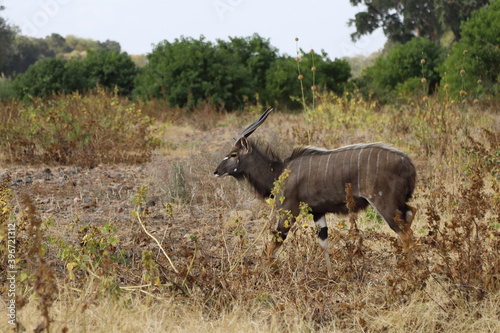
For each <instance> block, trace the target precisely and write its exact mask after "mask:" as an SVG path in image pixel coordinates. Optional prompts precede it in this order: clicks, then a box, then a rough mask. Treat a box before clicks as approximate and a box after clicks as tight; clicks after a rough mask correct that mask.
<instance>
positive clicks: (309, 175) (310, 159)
mask: <svg viewBox="0 0 500 333" xmlns="http://www.w3.org/2000/svg"><path fill="white" fill-rule="evenodd" d="M312 158H313V157H312V155H311V157H309V171H308V172H307V195H309V194H310V192H309V182H310V180H311V161H312Z"/></svg>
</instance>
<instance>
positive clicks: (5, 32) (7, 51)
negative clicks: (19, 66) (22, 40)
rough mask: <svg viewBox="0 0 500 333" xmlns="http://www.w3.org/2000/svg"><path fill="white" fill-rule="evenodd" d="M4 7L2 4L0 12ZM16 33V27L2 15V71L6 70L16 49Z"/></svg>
mask: <svg viewBox="0 0 500 333" xmlns="http://www.w3.org/2000/svg"><path fill="white" fill-rule="evenodd" d="M4 9H5V7H4V6H0V12H1V11H2V10H4ZM15 35H16V33H15V31H14V29H13V28H12V27H11V26H10V25H8V24H7V21H6V20H5V19H4V18H3V17H1V16H0V72H2V73H3V72H4V71H5V70H6V68H7V65H8V63H9V59H10V56H11V54H12V53H13V51H14V37H15Z"/></svg>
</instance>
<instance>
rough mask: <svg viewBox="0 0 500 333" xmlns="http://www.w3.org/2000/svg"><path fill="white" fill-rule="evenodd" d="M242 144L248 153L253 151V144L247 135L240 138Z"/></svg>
mask: <svg viewBox="0 0 500 333" xmlns="http://www.w3.org/2000/svg"><path fill="white" fill-rule="evenodd" d="M240 146H241V147H242V148H244V149H245V150H246V152H247V153H251V152H252V146H251V145H250V143H249V142H248V140H247V139H246V138H245V137H243V138H241V139H240Z"/></svg>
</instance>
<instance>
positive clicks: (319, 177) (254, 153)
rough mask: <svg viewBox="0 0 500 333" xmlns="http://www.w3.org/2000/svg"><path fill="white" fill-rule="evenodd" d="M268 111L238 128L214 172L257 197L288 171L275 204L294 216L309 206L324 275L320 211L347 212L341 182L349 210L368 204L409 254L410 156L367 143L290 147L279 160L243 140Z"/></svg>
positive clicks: (281, 231)
mask: <svg viewBox="0 0 500 333" xmlns="http://www.w3.org/2000/svg"><path fill="white" fill-rule="evenodd" d="M271 111H272V109H271V108H269V109H267V110H266V111H265V112H264V113H263V114H262V115H261V116H260V118H259V119H258V120H257V121H255V122H254V123H253V124H251V125H250V126H248V127H247V128H246V129H245V130H244V131H243V132H241V134H240V135H239V136H238V137H237V139H236V141H235V142H234V144H233V147H232V149H231V151H230V152H229V154H227V155H226V157H224V159H223V160H222V162H221V163H220V164H219V166H218V167H217V169H215V172H214V174H215V176H216V177H222V176H227V175H229V176H233V177H234V178H236V179H239V180H240V179H246V180H247V181H248V182H249V183H250V184H251V185H252V186H253V188H254V189H255V190H256V192H257V193H258V194H259V195H260V196H261V197H263V198H266V197H269V196H270V195H271V190H272V189H273V183H274V181H275V180H276V179H278V177H279V176H280V174H281V173H282V172H283V171H284V170H285V169H289V170H290V173H289V176H288V178H287V179H286V182H285V189H284V190H283V191H284V192H283V196H284V197H285V200H284V201H283V203H280V202H279V201H277V205H278V206H279V207H278V208H282V209H284V210H289V211H290V212H291V213H292V215H293V216H294V217H295V216H297V215H298V214H299V205H300V203H301V202H304V203H306V204H307V205H308V206H309V207H310V209H311V213H312V215H313V217H314V222H315V223H316V226H317V228H318V230H319V232H318V238H319V239H318V240H319V244H320V246H321V247H322V248H323V250H324V252H325V258H326V264H327V269H328V276H330V277H331V276H332V273H333V271H332V267H331V263H330V258H329V253H328V227H327V225H326V220H325V214H326V213H344V214H346V213H348V209H347V207H346V204H345V203H344V201H345V199H346V193H345V186H346V184H347V183H350V184H351V187H352V195H353V198H354V200H355V210H356V211H358V210H360V209H364V208H366V207H367V206H368V205H369V204H370V205H371V206H372V207H373V208H374V209H375V210H376V211H377V212H378V213H379V214H380V215H381V216H382V217H383V218H384V220H385V221H386V222H387V223H388V224H389V226H390V227H391V229H392V230H394V231H395V232H396V233H397V234H398V235H399V237H400V239H401V241H402V243H403V249H404V251H405V253H406V255H407V256H408V257H411V247H412V242H413V233H412V231H411V228H410V226H411V223H412V221H413V218H414V216H415V212H416V209H415V208H413V207H410V206H409V205H408V204H407V202H408V200H409V199H410V198H411V196H412V193H413V190H414V188H415V179H416V171H415V166H414V165H413V163H412V161H411V160H410V158H408V157H407V156H406V155H405V154H404V153H402V152H400V151H398V150H396V149H394V148H391V147H388V146H386V145H384V144H381V143H368V144H356V145H351V146H346V147H342V148H338V149H333V150H326V149H322V148H315V147H301V148H295V150H294V151H293V153H292V155H291V156H290V157H288V158H287V159H285V160H279V159H277V158H275V157H274V154H272V153H270V152H267V151H265V150H263V149H259V147H258V145H257V144H256V142H255V141H252V140H249V139H248V137H249V136H250V134H252V133H253V132H254V131H255V130H256V129H257V128H258V127H259V126H260V125H262V123H263V122H264V121H265V120H266V118H267V116H268V115H269V114H270V113H271ZM398 211H399V212H398ZM397 214H399V215H400V218H399V219H397V218H396V216H397ZM396 220H398V221H399V223H398V221H396ZM284 222H285V221H284V219H280V220H279V222H278V227H277V235H278V236H280V237H273V240H272V241H271V243H270V244H269V245H268V246H267V249H266V250H265V251H264V252H265V254H267V255H268V256H269V257H270V258H273V257H274V253H275V251H276V250H277V249H278V248H279V247H280V246H281V244H282V241H281V240H285V238H286V236H287V234H288V231H289V229H290V225H288V223H284ZM280 238H281V239H280Z"/></svg>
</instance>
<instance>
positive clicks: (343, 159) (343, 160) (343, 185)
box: [341, 153, 347, 187]
mask: <svg viewBox="0 0 500 333" xmlns="http://www.w3.org/2000/svg"><path fill="white" fill-rule="evenodd" d="M345 155H347V153H344V158H342V179H341V181H342V187H345V184H344V164H345V163H344V162H345Z"/></svg>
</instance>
